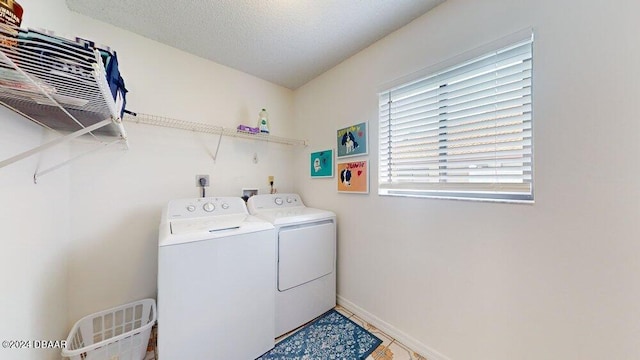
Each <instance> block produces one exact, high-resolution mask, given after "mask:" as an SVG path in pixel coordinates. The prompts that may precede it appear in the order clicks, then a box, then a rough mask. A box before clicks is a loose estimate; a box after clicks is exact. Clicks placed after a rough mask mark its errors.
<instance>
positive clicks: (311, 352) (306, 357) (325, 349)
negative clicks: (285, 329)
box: [256, 310, 382, 360]
mask: <svg viewBox="0 0 640 360" xmlns="http://www.w3.org/2000/svg"><path fill="white" fill-rule="evenodd" d="M380 343H382V340H380V339H378V338H377V337H375V336H374V335H373V334H371V333H370V332H368V331H367V330H365V329H363V328H362V327H361V326H360V325H358V324H356V323H354V322H353V321H351V320H349V319H347V318H346V317H344V316H343V315H342V314H340V313H339V312H337V311H335V310H329V311H328V312H326V313H325V314H324V315H322V316H321V317H319V318H318V319H316V320H315V321H313V322H312V323H311V324H309V325H307V326H305V327H303V328H302V329H300V330H298V331H297V332H296V333H294V334H293V335H290V336H289V337H288V338H286V339H284V340H282V341H281V342H279V343H278V344H276V346H275V347H274V348H273V349H271V350H270V351H268V352H267V353H265V354H264V355H262V356H261V357H259V358H258V359H256V360H319V359H340V360H342V359H345V360H362V359H365V358H366V357H367V356H369V354H371V353H372V352H373V350H375V349H376V348H377V347H378V345H380Z"/></svg>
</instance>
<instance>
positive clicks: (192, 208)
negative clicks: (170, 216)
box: [187, 205, 196, 212]
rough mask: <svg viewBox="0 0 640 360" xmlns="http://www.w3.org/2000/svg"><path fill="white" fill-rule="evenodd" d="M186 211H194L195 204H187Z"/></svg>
mask: <svg viewBox="0 0 640 360" xmlns="http://www.w3.org/2000/svg"><path fill="white" fill-rule="evenodd" d="M187 211H189V212H194V211H196V206H195V205H189V206H187Z"/></svg>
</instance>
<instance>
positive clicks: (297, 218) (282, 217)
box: [255, 206, 336, 225]
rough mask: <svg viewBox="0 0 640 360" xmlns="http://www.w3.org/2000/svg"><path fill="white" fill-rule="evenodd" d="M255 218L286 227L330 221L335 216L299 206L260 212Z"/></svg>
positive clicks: (327, 212) (323, 211)
mask: <svg viewBox="0 0 640 360" xmlns="http://www.w3.org/2000/svg"><path fill="white" fill-rule="evenodd" d="M255 216H258V217H260V218H261V219H264V220H267V221H268V222H270V223H272V224H274V225H287V224H293V223H302V222H309V221H317V220H326V219H332V218H335V216H336V214H334V213H333V212H331V211H327V210H320V209H315V208H308V207H304V206H299V207H291V208H285V209H270V210H262V211H258V212H256V213H255Z"/></svg>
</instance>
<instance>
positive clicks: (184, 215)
mask: <svg viewBox="0 0 640 360" xmlns="http://www.w3.org/2000/svg"><path fill="white" fill-rule="evenodd" d="M234 214H244V215H248V214H249V212H248V211H247V207H246V205H245V203H244V200H242V199H241V198H239V197H204V198H195V199H179V200H173V201H170V202H169V205H168V206H167V214H166V216H167V217H166V218H167V220H175V219H193V218H200V217H207V216H220V215H234Z"/></svg>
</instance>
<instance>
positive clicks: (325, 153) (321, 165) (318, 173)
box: [309, 149, 333, 179]
mask: <svg viewBox="0 0 640 360" xmlns="http://www.w3.org/2000/svg"><path fill="white" fill-rule="evenodd" d="M309 165H310V168H309V171H310V174H311V178H312V179H316V178H330V177H333V149H329V150H322V151H316V152H312V153H311V156H310V159H309Z"/></svg>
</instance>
